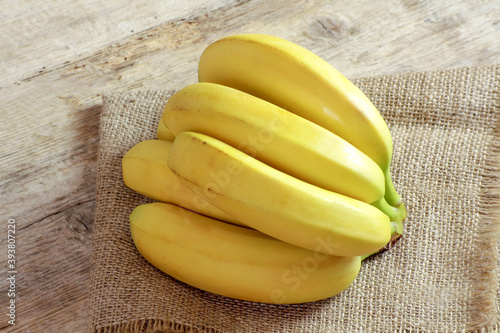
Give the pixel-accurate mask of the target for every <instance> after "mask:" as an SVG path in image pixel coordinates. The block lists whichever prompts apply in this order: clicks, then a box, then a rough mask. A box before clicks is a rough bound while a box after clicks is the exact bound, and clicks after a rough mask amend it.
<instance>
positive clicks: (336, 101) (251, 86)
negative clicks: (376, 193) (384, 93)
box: [198, 34, 401, 206]
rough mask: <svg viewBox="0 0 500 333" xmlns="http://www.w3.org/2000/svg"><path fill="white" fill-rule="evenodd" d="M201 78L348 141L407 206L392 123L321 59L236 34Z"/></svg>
mask: <svg viewBox="0 0 500 333" xmlns="http://www.w3.org/2000/svg"><path fill="white" fill-rule="evenodd" d="M198 77H199V81H200V82H213V83H219V84H223V85H227V86H229V87H232V88H235V89H238V90H241V91H244V92H247V93H249V94H252V95H255V96H257V97H259V98H262V99H265V100H267V101H269V102H271V103H273V104H276V105H278V106H280V107H282V108H284V109H286V110H289V111H291V112H293V113H295V114H297V115H299V116H302V117H304V118H306V119H309V120H311V121H312V122H314V123H316V124H318V125H320V126H323V127H325V128H326V129H328V130H330V131H332V132H333V133H336V134H337V135H339V136H340V137H342V138H344V139H345V140H347V141H348V142H350V143H351V144H353V145H354V146H355V147H357V148H358V149H359V150H361V151H362V152H364V153H365V154H366V155H368V156H369V157H370V158H372V159H373V160H374V161H375V162H376V163H377V164H378V165H379V166H380V168H381V169H382V170H383V172H384V174H385V177H386V189H385V198H386V201H387V202H388V203H389V204H391V205H393V206H399V205H400V204H401V198H400V197H399V195H398V194H397V193H396V190H395V189H394V185H393V182H392V180H391V174H390V163H391V159H392V149H393V146H392V138H391V134H390V132H389V128H388V127H387V124H386V122H385V121H384V119H383V118H382V116H381V115H380V113H379V112H378V110H377V109H376V108H375V106H374V105H373V104H372V103H371V101H370V100H369V99H368V98H367V97H366V96H365V94H363V92H361V91H360V90H359V89H358V88H357V87H356V86H355V85H354V84H353V83H351V82H350V81H349V80H348V79H346V78H345V77H344V76H343V75H342V74H341V73H339V72H338V71H337V70H336V69H335V68H333V67H332V66H331V65H329V64H328V63H327V62H326V61H324V60H323V59H321V58H320V57H318V56H317V55H315V54H313V53H312V52H310V51H308V50H306V49H305V48H302V47H300V46H299V45H296V44H294V43H292V42H289V41H286V40H284V39H281V38H278V37H274V36H268V35H261V34H241V35H234V36H229V37H226V38H222V39H220V40H218V41H216V42H214V43H212V44H211V45H209V46H208V47H207V48H206V49H205V51H204V52H203V54H202V55H201V58H200V61H199V68H198Z"/></svg>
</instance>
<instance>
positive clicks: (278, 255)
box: [130, 203, 361, 304]
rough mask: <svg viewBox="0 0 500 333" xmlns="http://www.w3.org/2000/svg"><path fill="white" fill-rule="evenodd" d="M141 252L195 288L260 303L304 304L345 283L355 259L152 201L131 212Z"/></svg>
mask: <svg viewBox="0 0 500 333" xmlns="http://www.w3.org/2000/svg"><path fill="white" fill-rule="evenodd" d="M130 230H131V234H132V238H133V240H134V243H135V245H136V247H137V249H138V250H139V252H140V253H141V254H142V256H144V258H145V259H146V260H148V261H149V262H150V263H151V264H152V265H154V266H155V267H157V268H158V269H160V270H161V271H163V272H165V273H167V274H168V275H170V276H171V277H173V278H175V279H177V280H180V281H182V282H184V283H186V284H189V285H191V286H193V287H196V288H199V289H202V290H205V291H208V292H212V293H215V294H219V295H223V296H227V297H232V298H237V299H242V300H247V301H255V302H264V303H275V304H286V303H304V302H312V301H316V300H320V299H325V298H328V297H331V296H334V295H336V294H339V293H340V292H342V291H343V290H345V289H347V288H348V287H349V286H350V285H351V284H352V282H353V281H354V280H355V278H356V276H357V275H358V272H359V269H360V264H361V258H360V257H337V256H332V255H327V254H324V253H321V252H318V251H309V250H306V249H303V248H300V247H297V246H293V245H291V244H288V243H285V242H282V241H279V240H277V239H275V238H272V237H269V236H267V235H265V234H263V233H261V232H258V231H256V230H252V229H248V228H243V227H240V226H235V225H231V224H227V223H224V222H221V221H217V220H215V219H211V218H208V217H205V216H202V215H200V214H196V213H193V212H190V211H188V210H185V209H183V208H180V207H177V206H174V205H170V204H165V203H152V204H145V205H141V206H138V207H136V208H135V209H134V210H133V212H132V213H131V214H130Z"/></svg>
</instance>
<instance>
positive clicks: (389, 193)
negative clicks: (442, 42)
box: [384, 166, 402, 207]
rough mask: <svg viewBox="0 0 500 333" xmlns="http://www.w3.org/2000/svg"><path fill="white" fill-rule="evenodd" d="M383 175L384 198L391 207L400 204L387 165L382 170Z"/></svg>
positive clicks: (399, 198)
mask: <svg viewBox="0 0 500 333" xmlns="http://www.w3.org/2000/svg"><path fill="white" fill-rule="evenodd" d="M384 175H385V196H384V198H385V200H386V201H387V203H388V204H389V205H391V206H393V207H399V206H400V205H401V204H402V200H401V197H400V196H399V194H398V193H397V192H396V189H395V188H394V183H393V182H392V176H391V170H390V167H389V166H388V167H387V168H386V169H385V172H384Z"/></svg>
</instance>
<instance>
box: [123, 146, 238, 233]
mask: <svg viewBox="0 0 500 333" xmlns="http://www.w3.org/2000/svg"><path fill="white" fill-rule="evenodd" d="M172 143H173V142H172V141H164V140H145V141H142V142H139V143H138V144H136V145H135V146H134V147H132V148H131V149H130V150H129V151H128V152H127V153H126V154H125V155H124V156H123V158H122V176H123V181H124V182H125V185H127V186H128V187H129V188H131V189H132V190H134V191H136V192H138V193H140V194H142V195H144V196H146V197H148V198H151V199H153V200H158V201H162V202H168V203H171V204H175V205H178V206H181V207H184V208H186V209H189V210H192V211H194V212H198V213H200V214H203V215H207V216H210V217H213V218H216V219H219V220H222V221H226V222H230V223H233V224H239V225H243V224H242V223H241V222H238V221H237V220H236V219H234V218H233V217H231V216H229V215H227V214H226V213H224V212H222V211H221V210H219V209H218V208H215V207H214V206H212V205H211V204H209V203H208V202H207V201H206V200H204V199H203V198H201V197H199V196H198V195H196V194H194V193H193V192H192V191H190V190H189V189H188V188H187V187H185V186H184V185H182V184H181V183H180V182H179V180H178V179H177V177H176V176H175V175H174V174H173V173H172V172H171V171H170V169H169V168H168V165H167V158H168V154H169V152H170V148H171V147H172Z"/></svg>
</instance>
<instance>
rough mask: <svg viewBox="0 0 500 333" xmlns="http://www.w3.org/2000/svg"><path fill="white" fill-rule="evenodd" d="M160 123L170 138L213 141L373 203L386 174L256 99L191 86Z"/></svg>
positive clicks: (340, 142)
mask: <svg viewBox="0 0 500 333" xmlns="http://www.w3.org/2000/svg"><path fill="white" fill-rule="evenodd" d="M162 121H163V123H164V124H165V125H166V127H168V128H169V129H170V131H171V132H172V133H173V135H174V136H175V135H178V134H179V133H181V132H183V131H193V132H197V133H201V134H206V135H208V136H211V137H214V138H217V139H219V140H221V141H223V142H225V143H227V144H229V145H231V146H233V147H236V148H238V149H239V150H241V151H243V152H244V153H246V154H248V155H251V156H252V157H255V158H256V159H258V160H260V161H262V162H264V163H266V164H268V165H270V166H272V167H274V168H276V169H278V170H280V171H283V172H285V173H287V174H289V175H291V176H294V177H296V178H299V179H301V180H303V181H305V182H308V183H311V184H313V185H316V186H319V187H322V188H325V189H327V190H330V191H333V192H338V193H340V194H344V195H346V196H349V197H352V198H355V199H358V200H361V201H364V202H367V203H373V202H376V201H378V200H380V199H381V198H382V197H383V196H384V190H385V188H384V174H383V173H382V171H381V169H380V168H379V166H378V165H377V164H376V163H375V162H373V161H372V160H371V159H370V158H369V157H368V156H366V155H365V154H363V153H362V152H361V151H359V150H358V149H357V148H355V147H354V146H353V145H351V144H350V143H348V142H347V141H345V140H344V139H342V138H340V137H339V136H337V135H335V134H333V133H332V132H330V131H328V130H326V129H324V128H323V127H321V126H318V125H316V124H315V123H313V122H310V121H308V120H306V119H304V118H302V117H299V116H297V115H295V114H293V113H291V112H288V111H286V110H284V109H282V108H279V107H277V106H276V105H274V104H271V103H269V102H266V101H264V100H262V99H260V98H257V97H254V96H252V95H249V94H246V93H244V92H241V91H239V90H235V89H232V88H229V87H226V86H222V85H219V84H213V83H195V84H192V85H189V86H187V87H185V88H183V89H181V90H180V91H178V92H177V93H176V94H174V95H173V96H172V97H171V98H170V99H169V100H168V102H167V104H166V106H165V108H164V112H163V116H162Z"/></svg>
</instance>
